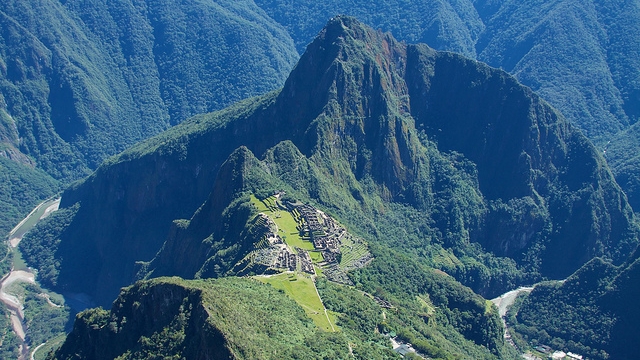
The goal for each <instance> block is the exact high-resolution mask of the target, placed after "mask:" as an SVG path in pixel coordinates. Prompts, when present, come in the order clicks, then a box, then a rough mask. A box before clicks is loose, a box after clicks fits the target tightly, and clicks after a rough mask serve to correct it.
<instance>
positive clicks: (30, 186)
mask: <svg viewBox="0 0 640 360" xmlns="http://www.w3.org/2000/svg"><path fill="white" fill-rule="evenodd" d="M0 146H2V145H1V144H0ZM59 189H60V187H59V184H58V182H57V181H56V180H54V179H52V178H51V177H50V176H49V175H47V174H46V173H44V172H43V171H42V170H39V169H34V168H32V167H29V166H26V165H23V164H19V163H16V162H14V161H11V160H9V159H7V158H5V157H3V156H0V209H2V211H0V234H8V233H9V231H11V229H12V228H13V227H14V226H16V225H17V224H18V222H20V220H22V218H24V217H25V216H26V215H27V214H28V213H29V212H30V211H31V210H32V209H33V208H34V207H35V206H36V205H38V203H39V202H40V201H42V200H44V199H46V198H47V197H49V196H51V195H53V194H55V193H56V192H57V191H58V190H59Z"/></svg>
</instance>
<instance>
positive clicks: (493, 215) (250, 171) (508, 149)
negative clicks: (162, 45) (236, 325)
mask: <svg viewBox="0 0 640 360" xmlns="http://www.w3.org/2000/svg"><path fill="white" fill-rule="evenodd" d="M280 190H284V191H285V192H286V193H287V194H288V195H289V196H290V197H291V198H292V199H296V200H301V201H303V202H305V203H311V204H315V206H317V207H319V208H320V209H322V210H324V211H326V212H328V213H330V214H332V216H333V217H335V218H336V219H338V220H339V221H340V222H341V223H343V224H345V225H346V226H347V228H349V229H350V231H353V232H354V233H356V234H360V235H361V236H363V237H364V238H366V239H367V240H369V242H372V243H376V244H378V246H382V249H385V248H386V249H388V248H394V249H395V251H401V252H403V253H406V254H407V256H409V257H410V258H412V259H416V260H417V261H418V262H420V263H422V264H425V265H428V266H432V267H436V268H439V269H441V270H444V271H446V272H447V273H449V274H451V275H453V276H454V277H456V278H457V279H458V280H460V281H462V282H463V283H464V284H466V285H468V286H470V287H471V288H472V289H474V290H475V291H477V292H479V293H480V294H483V295H485V296H493V295H495V294H498V293H500V292H501V291H503V290H505V289H507V288H511V287H513V286H515V285H517V284H520V283H523V282H531V281H535V280H538V279H541V278H543V277H550V278H559V277H566V276H568V275H570V274H571V273H572V272H573V271H575V270H576V269H578V268H580V267H581V266H582V265H583V264H584V263H586V262H587V261H589V260H590V259H591V258H593V257H594V256H602V257H606V258H609V259H611V260H612V261H613V262H614V263H616V264H621V263H622V262H624V261H625V260H626V258H627V257H628V255H629V254H630V252H631V251H632V250H633V249H634V248H635V246H636V244H637V228H636V225H635V220H634V216H633V212H632V211H631V208H630V206H629V205H628V203H627V201H626V197H625V196H624V194H623V193H622V191H621V189H620V188H619V187H618V186H617V184H616V183H615V181H614V179H613V177H612V175H611V173H610V171H609V170H608V168H607V166H606V163H605V162H604V160H603V158H602V156H601V155H600V154H599V153H598V151H597V150H596V149H595V148H594V147H593V145H591V143H590V142H589V141H588V140H587V139H586V138H585V137H584V136H583V135H582V134H581V133H580V131H578V130H577V129H575V128H574V127H573V126H571V125H570V124H569V123H567V122H566V121H565V120H564V118H563V117H562V116H561V115H560V114H559V113H558V112H557V111H555V110H554V109H553V108H552V107H550V106H549V105H548V104H547V103H546V102H544V101H543V100H541V99H540V98H539V97H538V96H537V95H535V93H533V92H532V91H531V90H530V89H528V88H526V87H524V86H522V85H520V84H519V83H518V82H517V81H516V79H514V78H513V77H511V76H510V75H508V74H507V73H505V72H504V71H501V70H497V69H492V68H490V67H488V66H486V65H484V64H482V63H479V62H476V61H475V60H470V59H466V58H464V57H462V56H459V55H455V54H452V53H446V52H436V51H434V50H432V49H430V48H428V47H427V46H425V45H406V44H404V43H399V42H397V41H396V40H394V39H393V37H391V35H388V34H383V33H381V32H376V31H374V30H372V29H371V28H368V27H366V26H364V25H362V24H361V23H359V22H357V21H356V20H354V19H353V18H349V17H338V18H334V19H332V20H331V21H330V22H329V23H328V24H327V26H326V27H325V29H323V31H322V32H321V33H320V34H319V35H318V37H317V38H316V39H315V40H314V42H313V43H312V44H311V45H310V46H309V47H308V49H307V51H306V52H305V54H304V55H303V56H302V57H301V59H300V61H299V62H298V64H297V65H296V67H295V69H294V70H293V71H292V73H291V75H290V76H289V78H288V79H287V81H286V82H285V85H284V87H283V89H282V90H279V91H276V92H272V93H269V94H267V95H265V96H263V97H260V98H255V99H250V100H246V101H244V102H241V103H238V104H236V105H234V106H232V107H230V108H227V109H225V110H222V111H220V112H216V113H212V114H207V115H200V116H196V117H194V118H192V119H190V120H188V121H186V122H184V123H182V124H180V125H178V126H176V127H174V128H172V129H170V130H168V131H167V132H164V133H162V134H160V135H158V136H156V137H154V138H152V139H150V140H148V141H146V142H143V143H141V144H139V145H136V146H135V147H133V148H131V149H129V150H127V151H125V152H123V153H122V154H120V155H118V156H117V157H113V158H111V159H109V160H108V161H106V162H105V163H104V164H103V165H102V166H101V167H100V168H99V169H98V170H97V171H96V172H95V173H94V174H92V175H91V176H90V177H88V178H87V179H85V180H84V181H83V182H80V183H78V184H75V185H74V186H73V187H71V188H69V189H67V190H66V191H65V192H64V194H63V196H62V204H61V206H62V208H63V210H62V211H61V212H60V213H59V215H57V216H56V215H55V214H54V216H52V217H51V218H50V219H49V220H48V221H47V222H45V224H44V225H43V226H42V227H41V229H46V230H41V231H40V232H38V230H36V231H35V232H34V233H33V235H32V236H28V237H26V238H25V239H24V240H23V242H22V243H21V248H22V249H23V253H24V254H25V258H26V259H27V261H29V262H31V264H33V265H35V266H36V267H38V266H39V265H43V264H50V265H52V267H53V270H52V271H49V272H48V274H49V275H48V276H47V277H44V278H41V279H40V280H41V281H43V282H44V283H46V284H49V285H52V286H55V288H57V289H60V290H63V291H72V292H83V293H87V294H89V295H91V296H92V297H94V299H95V300H96V301H97V302H98V303H100V304H103V305H108V303H109V301H110V299H113V297H114V296H115V294H117V291H118V289H119V288H120V287H121V286H125V285H127V284H129V283H131V282H132V281H133V280H134V279H135V278H136V276H137V275H139V274H140V271H141V270H142V273H144V267H145V266H148V263H149V262H150V261H151V260H152V259H154V257H156V255H157V254H159V257H158V259H157V260H156V261H155V262H154V263H155V264H164V265H162V266H161V267H160V268H164V269H171V268H172V265H171V264H167V263H166V261H165V262H164V263H163V261H161V260H160V259H162V253H158V252H159V251H160V250H161V249H162V247H163V244H164V246H170V245H167V244H171V243H172V242H175V241H176V240H180V241H184V243H179V244H181V245H180V246H178V247H176V248H175V249H176V250H175V251H176V252H175V253H173V252H171V253H169V254H171V256H170V257H169V258H173V259H175V260H176V261H180V259H188V258H189V256H191V257H193V256H194V254H197V255H198V256H201V254H200V253H199V252H198V251H194V252H191V250H194V249H195V250H197V249H203V248H204V249H207V248H211V249H214V248H215V249H218V250H222V249H224V248H228V247H229V246H231V245H232V244H233V242H232V241H231V242H225V241H226V240H228V239H226V238H225V237H226V236H227V235H229V236H231V239H240V237H239V236H240V235H239V232H241V231H242V230H241V229H237V228H234V227H232V226H230V225H231V224H234V225H242V224H247V221H248V220H250V216H251V212H250V211H247V210H246V209H247V208H246V206H248V204H246V205H245V206H240V205H241V204H242V203H246V202H247V201H248V198H247V193H251V194H255V195H260V196H261V197H266V196H267V195H269V194H272V193H273V192H274V191H280ZM261 194H262V195H261ZM236 205H237V206H236ZM198 209H199V210H198ZM242 209H245V210H242ZM243 211H244V212H243ZM225 214H226V215H225ZM180 219H191V220H190V221H186V220H180ZM234 219H235V220H234ZM174 220H179V221H177V222H174ZM47 224H58V226H53V225H47ZM172 229H173V230H172ZM225 229H226V230H225ZM229 229H231V230H229ZM227 231H231V232H227ZM43 232H46V234H43ZM38 238H41V239H43V238H46V239H50V241H49V242H48V245H47V246H42V245H41V244H39V240H38ZM203 241H204V242H207V243H208V244H209V245H207V244H201V243H202V242H203ZM230 243H231V245H230ZM238 246H241V245H240V244H238ZM245 250H246V249H245ZM234 251H239V250H238V249H237V248H235V250H234ZM380 251H381V252H382V253H384V252H385V251H383V250H380ZM380 251H378V252H380ZM79 254H82V255H81V256H78V255H79ZM238 254H239V253H238ZM567 254H570V255H569V256H567ZM240 255H242V254H240ZM374 255H375V254H374ZM238 256H239V255H238ZM206 260H207V259H206V258H205V259H203V260H202V261H206ZM154 263H152V265H153V264H154ZM176 264H177V263H176ZM199 264H200V263H196V264H192V265H194V266H196V265H197V267H200V265H199ZM218 266H221V268H219V269H218V272H217V273H218V274H222V273H224V272H226V271H228V270H230V269H231V268H232V267H233V266H234V263H225V264H218ZM173 268H174V269H175V270H176V271H183V269H182V268H181V267H175V266H174V267H173ZM178 268H179V269H182V270H178ZM197 270H198V269H197V268H195V269H193V270H189V271H187V273H188V276H197ZM184 271H186V270H184ZM164 274H166V275H170V274H171V271H167V272H165V273H164Z"/></svg>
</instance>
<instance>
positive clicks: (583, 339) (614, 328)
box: [511, 258, 640, 359]
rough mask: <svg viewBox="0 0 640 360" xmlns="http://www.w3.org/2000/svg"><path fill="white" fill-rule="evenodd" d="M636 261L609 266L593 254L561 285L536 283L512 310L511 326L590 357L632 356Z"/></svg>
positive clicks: (538, 340)
mask: <svg viewBox="0 0 640 360" xmlns="http://www.w3.org/2000/svg"><path fill="white" fill-rule="evenodd" d="M638 264H639V263H638V260H637V259H635V260H633V259H632V260H631V261H630V262H629V263H627V264H625V265H624V266H620V267H615V266H613V265H611V264H610V263H607V262H604V261H603V260H602V259H599V258H596V259H593V260H592V261H590V262H589V263H587V264H585V265H584V266H583V267H582V268H581V269H580V270H578V271H577V272H576V273H574V274H573V275H572V276H571V277H569V278H568V279H567V280H566V281H565V282H564V283H562V284H558V283H549V284H542V285H538V286H536V288H535V289H534V291H533V292H532V293H531V294H530V295H528V297H527V298H526V299H524V301H523V302H522V303H521V304H520V305H519V306H517V307H516V308H514V309H512V312H513V314H517V315H515V316H512V317H511V322H512V323H513V325H514V329H515V330H516V332H517V334H519V335H518V336H522V337H524V338H525V339H527V340H528V341H530V342H531V343H534V344H548V345H551V346H552V347H555V348H564V349H569V350H570V351H574V352H578V353H581V354H585V355H587V356H589V357H592V358H596V359H609V358H611V359H633V358H634V357H635V356H636V354H637V351H638V345H637V343H636V339H637V337H638V327H637V321H638V320H639V319H640V313H638V311H637V306H636V305H635V299H636V296H638V286H637V284H638Z"/></svg>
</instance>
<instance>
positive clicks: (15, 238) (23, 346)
mask: <svg viewBox="0 0 640 360" xmlns="http://www.w3.org/2000/svg"><path fill="white" fill-rule="evenodd" d="M59 206H60V198H58V199H50V200H47V201H44V202H42V203H41V204H39V205H38V206H36V207H35V208H34V209H33V210H32V211H31V213H29V215H27V217H25V218H24V219H23V220H22V221H21V222H20V223H19V224H18V225H17V226H16V227H15V228H13V230H11V232H10V233H9V240H8V242H9V246H11V247H12V248H13V249H15V248H16V247H17V246H18V244H19V243H20V241H21V240H22V237H23V236H24V234H26V233H27V232H28V231H29V230H31V229H32V228H33V227H34V226H35V225H36V224H37V222H38V221H40V220H42V219H44V218H45V217H47V216H49V215H50V214H51V213H52V212H54V211H56V210H58V207H59ZM15 282H28V283H32V284H33V283H35V275H34V274H33V272H31V270H29V269H15V268H14V269H13V270H11V272H10V273H9V274H7V275H6V276H5V277H3V278H2V282H1V283H0V301H2V303H4V304H5V306H6V307H7V308H8V309H9V312H10V313H11V327H12V328H13V332H14V333H15V334H16V336H17V337H18V339H20V348H19V349H20V350H19V351H20V355H19V357H18V360H26V359H28V358H29V346H28V345H27V343H26V342H25V332H26V329H25V326H24V312H23V305H22V303H21V301H20V299H19V298H18V297H17V296H15V295H13V294H11V293H10V292H8V289H9V288H10V286H11V284H13V283H15Z"/></svg>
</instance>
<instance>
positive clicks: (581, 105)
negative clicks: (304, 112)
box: [256, 0, 640, 209]
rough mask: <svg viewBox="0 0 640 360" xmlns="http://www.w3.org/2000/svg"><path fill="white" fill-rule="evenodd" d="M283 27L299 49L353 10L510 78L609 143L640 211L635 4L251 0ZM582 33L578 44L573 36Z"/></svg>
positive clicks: (639, 19) (639, 61)
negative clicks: (634, 130) (328, 22)
mask: <svg viewBox="0 0 640 360" xmlns="http://www.w3.org/2000/svg"><path fill="white" fill-rule="evenodd" d="M256 3H257V4H258V5H259V6H261V7H262V8H263V9H264V10H265V11H266V12H267V13H268V14H269V15H270V16H271V17H272V18H273V19H275V20H276V21H278V22H279V23H281V24H282V25H283V26H285V27H286V28H287V29H288V30H289V33H290V34H291V37H293V39H294V41H295V42H296V46H297V48H298V50H299V51H300V52H302V51H303V49H304V47H305V46H306V45H307V44H308V43H309V42H310V41H311V40H312V39H313V37H314V36H315V33H316V32H317V31H318V30H319V29H320V28H321V27H322V26H323V25H324V23H323V19H324V18H323V16H318V14H322V15H324V17H326V18H329V17H331V16H334V15H335V14H336V13H340V14H346V15H352V16H356V17H357V18H358V19H361V20H362V21H363V22H364V23H366V24H369V25H371V26H373V27H374V28H381V29H382V30H384V31H390V32H392V33H393V34H394V35H395V36H396V37H397V38H398V39H400V40H405V41H407V42H409V43H416V42H425V43H427V44H428V45H430V46H432V47H434V48H435V49H437V50H449V51H454V52H459V53H463V54H465V55H466V56H470V57H473V58H476V59H478V60H481V61H484V62H486V63H488V64H489V65H491V66H494V67H499V68H502V69H504V70H506V71H508V72H509V73H511V74H512V75H514V76H515V77H516V78H517V79H518V80H519V81H520V82H522V83H523V84H525V85H527V86H529V87H531V88H532V89H533V90H534V91H536V92H537V93H539V94H540V95H541V96H542V97H543V98H544V99H545V100H547V101H548V102H549V103H551V104H552V105H553V106H554V107H556V108H557V109H559V110H560V111H561V112H562V113H563V114H564V116H565V117H566V118H567V119H569V120H570V121H571V122H573V123H574V124H577V125H578V126H579V127H580V128H581V129H582V130H583V131H584V132H585V134H586V135H587V136H588V137H589V138H590V139H592V140H595V141H596V142H597V144H598V146H599V147H600V148H603V149H604V148H606V149H607V158H608V159H609V160H610V161H611V164H612V165H613V170H614V173H615V174H616V178H617V179H618V182H619V183H620V184H621V186H623V188H624V190H625V191H626V192H627V194H628V196H629V198H630V201H631V203H632V204H633V206H634V208H636V209H638V208H640V205H638V203H639V202H640V200H638V199H637V195H636V193H637V190H636V189H637V188H638V187H639V185H640V177H639V176H638V175H637V174H638V171H637V169H638V166H637V165H636V162H637V161H636V160H633V165H631V164H630V163H629V162H630V161H629V159H628V154H629V152H628V151H625V150H631V151H632V152H633V153H637V152H638V148H639V147H640V144H639V143H638V141H639V140H638V139H639V137H638V136H637V134H636V135H633V136H631V137H629V135H625V134H624V133H623V132H624V130H626V129H628V128H629V126H631V125H633V124H634V123H636V122H637V120H638V116H639V115H640V88H639V85H638V84H640V82H639V80H640V56H638V51H637V49H638V48H640V45H639V42H640V37H638V35H637V34H639V33H640V6H639V5H638V4H637V2H634V1H625V0H619V1H608V2H602V1H586V2H585V1H576V0H554V1H532V2H527V3H522V2H520V1H511V0H509V1H426V0H421V1H410V2H407V1H397V0H396V1H384V2H382V1H376V2H374V3H371V2H370V1H348V2H345V1H324V2H321V3H318V2H315V1H297V2H296V3H295V4H294V3H291V2H287V1H282V0H257V1H256ZM576 39H579V41H576Z"/></svg>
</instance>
